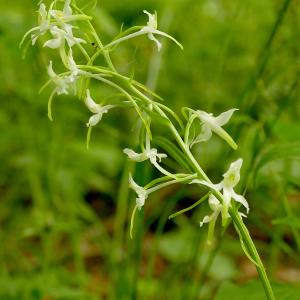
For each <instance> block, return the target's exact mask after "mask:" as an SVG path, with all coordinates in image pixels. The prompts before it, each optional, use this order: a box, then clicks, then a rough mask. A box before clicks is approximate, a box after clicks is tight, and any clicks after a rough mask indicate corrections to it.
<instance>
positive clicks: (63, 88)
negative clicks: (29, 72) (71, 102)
mask: <svg viewBox="0 0 300 300" xmlns="http://www.w3.org/2000/svg"><path fill="white" fill-rule="evenodd" d="M47 72H48V75H49V76H50V78H51V80H52V81H53V82H54V84H55V86H56V87H55V90H54V91H55V92H56V93H57V95H61V94H68V88H69V84H70V78H69V77H61V76H59V75H57V74H56V73H55V72H54V71H53V68H52V61H50V63H49V66H48V67H47Z"/></svg>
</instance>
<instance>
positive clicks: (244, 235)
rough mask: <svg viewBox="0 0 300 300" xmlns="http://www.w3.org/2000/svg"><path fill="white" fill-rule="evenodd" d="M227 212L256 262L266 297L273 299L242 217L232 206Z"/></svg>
mask: <svg viewBox="0 0 300 300" xmlns="http://www.w3.org/2000/svg"><path fill="white" fill-rule="evenodd" d="M229 214H230V216H231V218H232V220H233V222H234V224H235V225H236V226H237V228H238V230H239V233H240V234H241V236H242V238H243V242H244V243H245V246H246V247H247V250H248V251H249V253H250V255H251V256H252V257H253V258H254V260H255V262H256V263H257V265H256V269H257V272H258V274H259V277H260V280H261V282H262V284H263V287H264V290H265V294H266V296H267V299H268V300H275V296H274V293H273V290H272V287H271V284H270V282H269V279H268V276H267V273H266V270H265V268H264V265H263V263H262V261H261V259H260V257H259V254H258V252H257V250H256V247H255V245H254V243H253V241H252V238H251V236H250V234H249V231H248V229H247V227H246V226H245V224H244V222H243V220H242V218H241V217H240V216H239V214H237V212H236V211H235V210H234V209H233V208H230V209H229Z"/></svg>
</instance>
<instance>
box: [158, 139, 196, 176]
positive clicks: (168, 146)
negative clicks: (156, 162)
mask: <svg viewBox="0 0 300 300" xmlns="http://www.w3.org/2000/svg"><path fill="white" fill-rule="evenodd" d="M154 142H155V144H157V145H158V146H160V147H161V148H163V149H164V150H165V151H166V152H167V153H168V154H169V155H170V156H171V157H172V158H173V159H174V160H175V161H176V162H177V163H178V164H179V165H180V166H181V167H183V168H185V169H186V170H187V171H190V172H193V170H192V168H191V167H190V165H189V163H188V162H187V160H186V158H185V156H184V154H183V153H182V152H181V151H180V150H179V149H178V148H177V147H176V146H175V145H174V144H173V143H172V142H170V141H169V140H168V139H166V138H164V137H161V136H160V137H157V138H156V139H155V141H154Z"/></svg>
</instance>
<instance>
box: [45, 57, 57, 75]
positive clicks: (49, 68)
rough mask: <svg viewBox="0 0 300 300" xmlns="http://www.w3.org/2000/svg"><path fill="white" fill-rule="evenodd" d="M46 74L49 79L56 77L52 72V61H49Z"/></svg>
mask: <svg viewBox="0 0 300 300" xmlns="http://www.w3.org/2000/svg"><path fill="white" fill-rule="evenodd" d="M47 72H48V75H49V76H50V77H51V78H54V77H56V76H57V75H56V74H55V72H54V71H53V67H52V60H50V62H49V66H48V67H47Z"/></svg>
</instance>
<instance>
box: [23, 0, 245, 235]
mask: <svg viewBox="0 0 300 300" xmlns="http://www.w3.org/2000/svg"><path fill="white" fill-rule="evenodd" d="M71 1H72V0H65V2H64V6H63V7H62V10H58V9H57V5H58V2H57V1H53V2H52V4H51V5H50V6H49V9H48V10H47V8H46V5H45V4H44V3H41V4H40V6H39V10H38V14H39V21H38V26H36V27H34V28H32V29H31V30H29V31H28V32H27V33H26V34H25V36H24V38H23V40H22V41H21V44H22V43H23V42H24V40H25V39H26V38H27V37H28V36H29V35H30V36H31V39H30V40H31V43H32V44H33V45H34V44H35V43H36V41H37V40H38V39H39V38H40V37H41V36H44V35H46V34H49V35H51V38H50V39H48V40H46V41H45V42H44V44H43V46H44V47H48V48H51V49H57V50H58V51H59V54H60V57H61V60H62V63H63V65H64V67H65V68H66V69H67V71H66V72H64V73H61V74H57V73H56V72H55V71H54V70H53V63H52V61H50V62H49V65H48V67H47V71H48V75H49V77H50V80H49V82H52V83H54V85H55V87H54V90H53V92H52V94H51V96H50V98H49V104H48V107H49V112H48V115H49V118H50V119H52V115H51V101H52V97H53V96H54V95H55V94H57V95H61V94H68V93H69V90H70V88H73V90H74V91H75V93H77V82H78V79H79V78H82V80H81V82H80V85H78V86H79V92H78V95H79V96H80V98H82V99H84V103H85V105H86V107H87V108H88V110H89V111H90V112H91V113H92V114H93V115H92V116H91V117H90V118H89V120H88V122H87V127H89V129H88V141H89V137H90V132H91V129H92V128H93V127H94V126H96V125H97V124H98V123H99V122H100V121H101V120H102V118H103V115H104V114H106V113H108V112H109V110H110V109H112V108H114V107H116V106H121V105H123V106H126V105H127V106H128V105H129V104H128V103H126V102H123V103H122V104H120V105H119V104H118V105H117V104H116V105H111V104H107V105H103V104H98V103H96V102H95V101H94V100H93V98H92V96H91V93H90V89H89V82H90V79H95V80H99V81H101V82H103V83H106V84H108V85H109V86H110V87H113V88H116V89H117V90H118V92H121V93H122V95H123V96H125V97H126V98H127V100H130V101H129V102H130V105H132V104H133V106H134V107H135V108H136V110H137V112H138V114H139V116H140V117H141V119H142V121H143V123H144V125H145V129H146V130H145V133H146V136H145V145H144V142H142V143H141V145H140V146H141V149H142V152H140V153H138V152H135V151H134V150H132V149H129V148H125V149H124V153H125V154H126V155H127V156H128V158H129V159H130V160H131V161H135V162H144V161H149V162H150V163H151V164H152V165H153V166H154V167H155V168H156V169H157V170H158V171H159V172H160V173H162V174H163V175H164V176H163V177H161V178H158V179H157V180H154V181H153V182H151V183H149V184H148V185H147V186H146V187H141V186H139V185H138V184H137V183H136V182H135V181H134V180H133V178H132V176H131V175H130V176H129V186H130V187H131V188H132V189H133V190H134V191H135V193H136V205H135V210H136V209H139V210H140V209H141V208H142V207H143V206H144V204H145V201H146V199H147V198H148V196H149V194H150V193H152V192H154V191H156V190H158V189H161V188H163V187H166V186H168V185H171V184H174V183H179V182H185V183H188V184H191V183H196V184H201V185H205V186H207V187H208V188H209V189H210V194H209V196H208V194H207V197H208V199H209V200H208V203H209V206H210V208H211V210H212V214H211V215H208V216H205V217H204V219H203V220H202V221H201V222H200V225H201V226H202V225H203V224H204V223H209V228H210V229H209V232H213V228H214V224H215V222H216V220H217V217H218V216H219V215H220V214H221V215H222V224H223V225H225V224H226V221H227V219H228V218H229V213H228V211H229V208H230V207H231V206H232V200H234V201H236V202H239V203H241V204H242V205H243V206H244V207H245V208H246V210H247V213H248V211H249V206H248V203H247V201H246V199H245V198H244V197H243V196H242V195H238V194H237V193H236V192H235V191H234V188H235V186H236V185H237V184H238V182H239V180H240V169H241V166H242V162H243V161H242V159H238V160H237V161H235V162H233V163H232V164H231V165H230V167H229V170H228V171H227V172H226V173H225V174H224V175H223V180H222V181H221V182H220V183H219V184H213V183H211V181H210V180H209V179H208V178H207V176H206V174H205V173H204V172H203V170H202V169H201V167H200V166H199V165H198V163H197V162H196V160H195V159H194V157H192V154H191V152H190V148H191V147H193V145H195V144H197V143H201V142H206V141H208V140H209V139H210V138H211V137H212V134H213V133H215V134H217V135H218V136H219V137H220V138H222V139H223V140H225V141H226V142H227V143H228V144H229V145H230V146H231V147H232V148H233V149H237V144H236V143H235V142H234V140H233V139H232V137H231V136H230V135H229V134H228V133H227V132H226V131H225V130H224V129H223V128H222V127H223V126H224V125H225V124H226V123H228V122H229V120H230V118H231V117H232V115H233V113H234V112H235V111H236V110H237V109H235V108H234V109H230V110H228V111H225V112H223V113H221V114H220V115H219V116H214V115H213V114H212V113H207V112H205V111H202V110H192V109H189V108H188V110H189V117H188V118H187V125H186V128H185V135H184V140H182V139H181V135H180V133H179V132H177V130H176V128H175V126H173V125H171V127H170V128H171V131H172V132H173V133H174V132H176V133H175V139H176V140H177V142H178V143H179V146H180V148H181V150H182V151H183V153H182V155H185V158H184V159H183V161H185V160H187V161H189V164H190V166H191V165H193V166H194V168H193V169H194V171H195V173H192V174H191V173H189V174H173V173H171V172H170V171H168V170H166V169H165V168H164V167H163V166H162V165H161V162H162V160H163V159H165V158H167V154H165V153H158V150H157V149H156V148H153V147H151V138H152V137H150V136H151V133H150V134H149V131H148V129H149V130H150V124H151V114H148V111H149V110H150V111H152V110H155V113H158V114H159V115H160V116H161V117H162V118H163V119H167V116H166V114H165V113H164V111H163V110H165V112H169V113H170V109H169V108H167V107H166V106H164V105H163V104H160V105H158V104H157V103H156V102H155V101H153V100H152V99H150V98H147V96H146V95H145V94H143V93H142V92H141V91H140V90H139V89H137V88H136V86H137V87H138V88H141V90H143V91H148V89H147V88H146V87H144V86H143V85H142V84H139V83H136V82H135V81H133V80H131V79H130V78H128V77H126V76H123V75H121V74H119V73H118V72H117V71H116V70H115V68H114V67H113V65H112V62H111V59H110V57H109V53H108V52H106V51H108V50H110V49H111V48H112V46H113V45H118V44H119V43H121V42H123V41H125V40H129V39H131V38H134V37H138V36H142V35H147V36H148V38H149V39H150V40H151V41H153V42H155V44H156V46H157V50H158V51H159V50H160V49H161V47H162V44H161V42H160V41H159V40H158V39H157V38H156V36H163V37H166V38H168V39H170V40H172V41H173V42H174V43H176V44H177V45H178V46H179V47H180V48H181V49H182V48H183V47H182V45H181V44H180V43H179V42H178V41H177V40H176V39H174V38H173V37H172V36H170V35H169V34H167V33H165V32H163V31H160V30H158V27H157V15H156V13H154V14H151V13H149V12H148V11H146V10H144V11H143V12H144V13H145V14H146V15H147V16H148V22H147V24H146V25H145V26H137V27H133V28H131V29H130V31H127V33H128V32H130V33H129V34H126V32H123V33H121V35H119V37H118V38H116V39H114V40H113V41H112V42H110V43H108V44H107V45H102V43H101V41H100V38H99V37H98V36H97V34H96V33H95V30H94V29H93V30H92V31H93V36H94V38H95V37H96V38H97V41H100V42H98V44H99V47H100V48H101V49H98V50H97V51H96V52H94V53H92V56H89V53H88V52H89V51H88V50H86V49H85V48H84V44H86V41H85V40H83V39H82V38H79V37H75V36H74V34H73V29H74V28H75V26H74V25H73V22H75V21H88V20H89V19H90V17H88V16H86V15H85V14H83V13H81V10H80V9H78V8H77V6H76V5H74V3H75V1H74V3H73V6H72V5H71ZM73 9H74V11H75V12H76V13H79V14H76V13H75V14H73ZM89 26H91V24H90V23H89ZM94 34H95V35H94ZM30 40H29V42H30ZM74 46H76V47H77V48H78V50H80V51H81V53H82V54H83V55H84V56H85V58H87V64H86V65H78V64H77V63H76V61H75V60H74V57H73V49H74ZM99 54H103V55H104V58H105V60H106V63H107V65H108V67H109V68H107V67H97V66H94V65H93V63H94V61H95V58H96V57H97V55H99ZM114 77H115V78H117V80H115V81H114ZM121 81H123V83H122V84H119V83H120V82H121ZM134 82H135V83H136V86H134ZM46 85H47V84H46ZM126 89H127V90H126ZM137 98H139V99H138V100H139V101H140V102H143V101H144V102H143V104H142V105H140V106H139V103H140V102H139V101H136V100H137ZM145 99H146V100H145ZM127 102H128V101H127ZM146 106H147V107H148V110H146V109H145V107H146ZM145 115H146V116H147V117H146V118H147V120H148V119H149V122H148V121H147V122H148V123H147V122H146V123H147V124H145V122H144V121H145V120H144V119H143V116H145ZM174 115H175V113H174V114H173V116H174ZM178 119H179V118H178ZM195 120H198V121H200V125H201V129H200V132H198V134H196V135H193V138H192V140H191V141H190V134H189V132H190V128H191V126H192V125H193V122H194V121H195ZM168 121H170V120H168ZM180 122H181V121H180ZM168 124H171V121H170V122H169V123H168ZM147 126H148V127H149V128H147ZM165 149H167V148H165ZM195 164H196V167H195ZM199 170H200V171H199ZM207 197H206V198H207ZM135 210H134V212H135ZM133 215H134V214H133ZM240 215H241V216H245V215H243V214H240Z"/></svg>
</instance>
